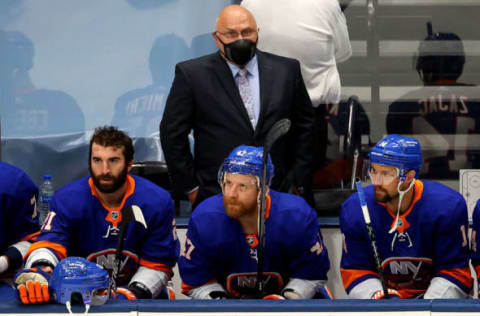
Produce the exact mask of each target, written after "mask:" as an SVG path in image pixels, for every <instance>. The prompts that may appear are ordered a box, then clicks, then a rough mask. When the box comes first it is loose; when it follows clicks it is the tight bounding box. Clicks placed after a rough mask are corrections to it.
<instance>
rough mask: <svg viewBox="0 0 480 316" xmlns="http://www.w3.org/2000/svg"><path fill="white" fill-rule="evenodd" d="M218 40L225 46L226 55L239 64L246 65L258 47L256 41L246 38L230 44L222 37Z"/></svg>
mask: <svg viewBox="0 0 480 316" xmlns="http://www.w3.org/2000/svg"><path fill="white" fill-rule="evenodd" d="M218 40H219V41H220V43H222V44H223V47H224V48H225V57H227V59H229V60H231V61H233V62H234V63H236V64H237V65H240V66H244V65H246V64H247V63H248V62H249V61H250V59H252V58H253V56H254V55H255V50H256V48H257V43H256V42H255V43H254V42H252V41H249V40H246V39H239V40H237V41H235V42H232V43H230V44H225V43H224V42H222V40H221V39H220V38H219V39H218Z"/></svg>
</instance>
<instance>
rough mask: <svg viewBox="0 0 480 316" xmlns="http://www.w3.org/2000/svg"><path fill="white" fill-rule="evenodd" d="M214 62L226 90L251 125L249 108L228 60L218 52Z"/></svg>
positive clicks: (216, 71) (215, 69) (216, 72)
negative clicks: (246, 107) (247, 108)
mask: <svg viewBox="0 0 480 316" xmlns="http://www.w3.org/2000/svg"><path fill="white" fill-rule="evenodd" d="M212 64H213V69H214V71H215V74H216V75H217V77H218V80H219V81H220V83H221V84H222V86H223V87H224V88H225V91H226V93H227V94H228V96H229V97H230V99H231V100H232V102H233V104H234V106H235V107H236V108H237V109H238V110H239V112H240V113H241V115H242V117H243V118H244V119H245V121H246V122H248V125H249V126H250V127H251V126H252V125H251V124H250V119H249V118H248V113H247V110H246V109H245V105H244V104H243V101H242V97H241V96H240V92H239V91H238V87H237V84H236V83H235V79H234V78H233V76H232V71H231V70H230V68H229V67H228V65H227V63H226V61H224V60H223V59H222V57H221V56H220V53H217V55H216V58H214V59H213V63H212Z"/></svg>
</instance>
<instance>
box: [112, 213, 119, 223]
mask: <svg viewBox="0 0 480 316" xmlns="http://www.w3.org/2000/svg"><path fill="white" fill-rule="evenodd" d="M111 216H112V219H113V220H114V221H115V220H117V219H118V218H119V217H120V213H119V212H118V211H112V215H111Z"/></svg>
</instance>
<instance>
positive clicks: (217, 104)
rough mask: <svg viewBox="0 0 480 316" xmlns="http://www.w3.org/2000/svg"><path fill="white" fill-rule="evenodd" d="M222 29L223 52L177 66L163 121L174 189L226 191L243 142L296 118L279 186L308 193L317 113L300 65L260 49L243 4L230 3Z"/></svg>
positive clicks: (202, 194) (285, 144)
mask: <svg viewBox="0 0 480 316" xmlns="http://www.w3.org/2000/svg"><path fill="white" fill-rule="evenodd" d="M216 26H217V29H216V30H215V31H214V32H213V33H212V35H213V38H214V39H215V43H216V45H217V47H218V52H216V53H214V54H210V55H206V56H203V57H199V58H196V59H192V60H189V61H186V62H182V63H179V64H177V66H176V70H175V78H174V81H173V84H172V88H171V89H170V93H169V96H168V99H167V103H166V108H165V112H164V114H163V118H162V121H161V124H160V138H161V144H162V148H163V152H164V154H165V158H166V162H167V165H168V170H169V173H170V174H171V178H172V182H173V188H174V191H175V192H176V193H177V194H187V195H188V198H189V200H190V201H191V202H192V203H194V204H198V203H199V202H200V201H201V200H203V199H205V198H207V197H209V196H212V195H215V194H217V193H219V192H220V190H221V188H220V186H219V185H218V182H217V180H216V178H217V172H218V168H219V167H220V164H221V163H222V160H223V158H224V157H225V156H227V155H228V153H229V152H230V151H231V150H232V149H233V148H235V147H236V146H238V145H241V144H250V145H252V144H256V145H257V146H258V145H263V143H264V141H265V137H266V135H267V133H268V131H269V130H270V128H271V127H272V126H273V124H274V123H276V122H277V121H279V120H281V119H284V118H289V119H290V120H291V122H292V127H291V128H290V132H289V133H288V134H287V135H286V137H285V138H284V139H283V141H282V142H277V143H276V144H275V145H274V146H273V148H272V151H271V153H272V160H273V162H274V163H275V165H276V168H277V172H276V175H275V177H274V179H273V180H272V188H275V189H279V190H282V191H289V190H290V191H295V192H297V193H299V194H301V193H302V192H304V191H305V190H304V189H305V186H307V185H309V183H310V180H311V175H312V171H313V155H312V146H313V136H312V128H313V113H312V105H311V101H310V98H309V96H308V93H307V90H306V88H305V84H304V82H303V79H302V74H301V71H300V64H299V62H298V61H296V60H293V59H290V58H285V57H280V56H277V55H273V54H270V53H265V52H262V51H260V50H258V49H256V45H257V40H258V27H257V24H256V22H255V18H254V17H253V15H252V14H251V13H250V12H249V11H248V10H246V9H245V8H243V7H241V6H239V5H230V6H227V7H226V8H224V9H223V10H222V11H221V12H220V14H219V16H218V20H217V25H216ZM191 130H193V132H194V138H195V145H194V153H193V155H192V153H190V149H189V141H188V134H189V133H190V131H191Z"/></svg>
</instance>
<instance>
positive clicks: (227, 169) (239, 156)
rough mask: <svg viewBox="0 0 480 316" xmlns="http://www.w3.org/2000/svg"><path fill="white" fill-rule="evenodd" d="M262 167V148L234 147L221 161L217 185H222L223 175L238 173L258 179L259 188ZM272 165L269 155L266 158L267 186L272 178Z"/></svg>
mask: <svg viewBox="0 0 480 316" xmlns="http://www.w3.org/2000/svg"><path fill="white" fill-rule="evenodd" d="M262 167H263V147H253V146H246V145H241V146H238V147H236V148H235V149H234V150H233V151H232V152H231V153H230V154H229V155H228V157H227V158H225V160H224V161H223V164H222V166H221V167H220V170H219V171H218V183H220V185H223V181H224V180H225V173H238V174H245V175H252V176H255V177H257V178H258V183H257V184H258V185H259V186H260V179H261V178H262ZM273 169H274V167H273V163H272V160H271V159H270V155H268V158H267V178H266V180H267V184H268V185H270V182H271V180H272V178H273Z"/></svg>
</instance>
